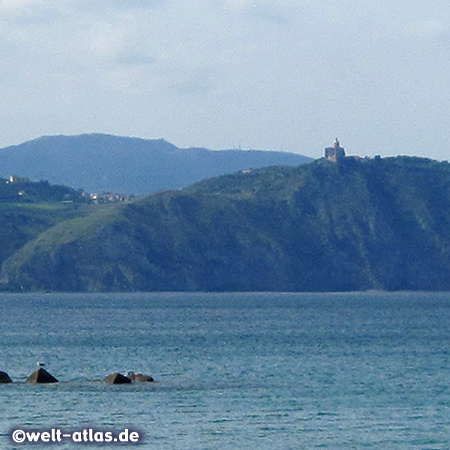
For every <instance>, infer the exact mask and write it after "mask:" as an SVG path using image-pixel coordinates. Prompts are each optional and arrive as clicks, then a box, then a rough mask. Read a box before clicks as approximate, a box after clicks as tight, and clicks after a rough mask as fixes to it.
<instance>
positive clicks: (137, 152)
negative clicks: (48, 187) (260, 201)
mask: <svg viewBox="0 0 450 450" xmlns="http://www.w3.org/2000/svg"><path fill="white" fill-rule="evenodd" d="M310 161H312V159H311V158H308V157H306V156H302V155H299V154H294V153H286V152H277V151H257V150H220V151H212V150H207V149H205V148H184V149H181V148H178V147H176V146H175V145H173V144H170V143H169V142H167V141H165V140H163V139H158V140H145V139H138V138H130V137H119V136H112V135H104V134H85V135H78V136H46V137H41V138H38V139H35V140H32V141H29V142H25V143H23V144H20V145H16V146H12V147H6V148H3V149H0V177H5V178H7V177H9V176H10V175H20V176H24V177H29V178H30V179H31V180H35V181H37V180H46V181H49V182H50V183H52V184H62V185H66V186H69V187H72V188H75V189H79V188H82V189H84V190H86V191H87V192H97V193H98V192H107V191H109V192H117V193H126V194H134V195H146V194H150V193H153V192H157V191H162V190H167V189H179V188H182V187H186V186H188V185H191V184H193V183H195V182H198V181H200V180H202V179H204V178H209V177H214V176H218V175H223V174H226V173H232V172H237V171H240V170H245V169H251V168H260V167H267V166H275V165H290V166H296V165H299V164H303V163H305V162H310Z"/></svg>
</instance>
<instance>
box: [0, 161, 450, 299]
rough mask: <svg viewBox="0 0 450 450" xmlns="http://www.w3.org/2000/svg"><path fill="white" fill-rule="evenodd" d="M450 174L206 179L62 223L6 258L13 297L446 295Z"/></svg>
mask: <svg viewBox="0 0 450 450" xmlns="http://www.w3.org/2000/svg"><path fill="white" fill-rule="evenodd" d="M449 250H450V165H449V164H448V163H446V162H441V163H439V162H436V161H431V160H427V159H420V158H408V157H398V158H387V159H380V158H378V159H363V160H358V159H355V158H346V159H344V160H343V161H341V162H340V163H338V164H336V163H332V162H329V161H325V160H318V161H315V162H313V163H311V164H308V165H302V166H298V167H274V168H268V169H260V170H254V171H251V172H247V171H246V173H237V174H234V175H226V176H222V177H218V178H215V179H209V180H206V181H204V182H201V183H198V184H196V185H194V186H192V187H190V188H187V189H184V190H181V191H173V192H164V193H160V194H155V195H152V196H149V197H146V198H144V199H141V200H138V201H135V202H132V203H128V204H124V205H120V206H117V207H114V208H110V209H108V210H103V211H100V212H98V213H94V214H91V215H90V216H88V217H84V218H77V219H74V220H71V221H66V222H62V223H59V224H58V225H56V226H55V227H53V228H51V229H49V230H48V231H46V232H44V233H42V234H40V235H39V236H38V237H37V238H36V239H34V240H32V241H31V242H29V243H28V244H27V245H26V246H25V247H23V248H22V249H21V250H19V251H18V252H16V253H15V254H14V255H13V256H12V257H11V258H9V259H8V260H7V261H6V262H5V263H4V265H3V268H2V274H1V277H2V282H3V283H5V284H6V285H7V286H8V287H9V288H11V289H17V288H18V287H19V286H20V287H22V288H23V289H25V290H54V291H133V290H141V291H152V290H188V291H192V290H201V291H217V290H219V291H272V290H276V291H353V290H366V289H388V290H399V289H401V290H403V289H411V290H415V289H420V290H446V289H450V252H449Z"/></svg>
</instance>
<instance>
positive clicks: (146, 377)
mask: <svg viewBox="0 0 450 450" xmlns="http://www.w3.org/2000/svg"><path fill="white" fill-rule="evenodd" d="M131 381H143V382H146V381H148V382H152V381H155V380H154V379H153V378H152V377H151V376H149V375H144V374H143V373H133V374H132V375H131Z"/></svg>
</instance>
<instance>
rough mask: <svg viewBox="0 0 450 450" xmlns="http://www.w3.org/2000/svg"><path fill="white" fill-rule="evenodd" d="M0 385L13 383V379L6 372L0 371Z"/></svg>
mask: <svg viewBox="0 0 450 450" xmlns="http://www.w3.org/2000/svg"><path fill="white" fill-rule="evenodd" d="M0 383H12V380H11V378H10V377H9V375H8V374H7V373H6V372H1V371H0Z"/></svg>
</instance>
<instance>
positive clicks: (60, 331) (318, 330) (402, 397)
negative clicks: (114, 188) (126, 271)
mask: <svg viewBox="0 0 450 450" xmlns="http://www.w3.org/2000/svg"><path fill="white" fill-rule="evenodd" d="M36 361H45V362H46V364H47V365H46V368H47V369H48V370H49V372H51V373H52V374H53V375H55V376H56V377H57V378H58V379H59V380H60V381H61V382H60V383H58V384H55V385H28V384H25V383H23V381H25V379H26V377H27V376H28V375H29V374H30V373H31V372H33V371H34V370H35V369H36ZM0 370H4V371H6V372H8V373H9V374H10V376H11V377H12V378H13V380H14V381H15V383H14V384H12V385H0V408H1V422H0V423H1V425H0V448H1V449H19V448H20V449H23V448H26V447H29V446H26V445H18V444H13V443H12V442H11V441H10V440H9V437H8V434H9V430H10V429H11V428H12V427H14V428H15V427H25V428H51V427H60V428H62V429H65V430H71V431H73V430H79V429H80V428H83V427H92V428H95V429H109V430H111V429H112V430H117V431H121V430H122V429H124V428H130V429H136V430H139V431H140V432H141V433H144V434H145V437H144V438H143V441H142V442H141V443H140V444H139V445H138V444H133V445H132V444H129V445H128V446H127V447H134V448H139V449H154V450H160V449H161V450H165V449H177V450H182V449H183V450H184V449H186V450H188V449H189V450H201V449H204V450H206V449H208V450H209V449H220V450H231V449H233V450H235V449H258V450H265V449H270V450H277V449H280V450H286V449H316V448H319V449H408V450H409V449H449V448H450V408H449V406H450V389H449V386H450V294H448V293H439V294H435V293H433V294H431V293H414V294H413V293H399V294H384V293H367V294H357V293H355V294H273V293H270V294H258V293H254V294H184V293H177V294H165V293H163V294H130V295H103V294H102V295H79V294H78V295H56V294H51V295H49V294H45V295H41V294H39V295H12V294H3V295H0ZM126 370H135V371H140V372H143V373H147V374H150V375H152V376H153V377H154V378H155V379H156V382H155V383H147V384H143V383H140V384H133V385H122V386H109V385H106V384H104V383H103V382H101V381H100V380H101V379H102V378H103V377H105V376H106V375H108V374H109V373H112V372H125V371H126ZM48 447H51V448H77V449H80V448H86V449H88V448H95V445H89V444H78V445H77V444H73V443H68V442H65V443H64V444H57V445H48V444H47V445H46V446H44V445H37V446H32V447H30V448H48ZM103 448H105V446H103ZM106 448H114V445H109V446H106Z"/></svg>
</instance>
